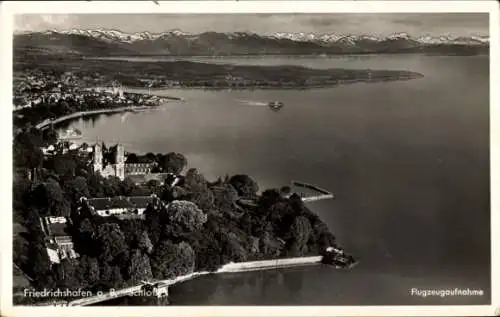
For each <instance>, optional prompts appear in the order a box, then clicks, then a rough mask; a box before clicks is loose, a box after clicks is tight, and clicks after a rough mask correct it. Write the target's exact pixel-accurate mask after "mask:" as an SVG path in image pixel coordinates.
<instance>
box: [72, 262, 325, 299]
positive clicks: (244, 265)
mask: <svg viewBox="0 0 500 317" xmlns="http://www.w3.org/2000/svg"><path fill="white" fill-rule="evenodd" d="M322 258H323V257H322V256H308V257H297V258H286V259H275V260H263V261H250V262H237V263H228V264H225V265H223V266H222V267H221V268H219V269H218V270H217V271H216V272H205V271H204V272H193V273H189V274H186V275H181V276H178V277H175V278H172V279H168V280H160V281H153V282H152V283H161V284H163V285H165V286H167V287H168V286H173V285H175V284H177V283H182V282H185V281H188V280H192V279H194V278H197V277H199V276H203V275H207V274H222V273H236V272H248V271H257V270H269V269H278V268H285V267H291V266H302V265H312V264H318V263H320V262H321V259H322ZM141 289H142V284H141V285H137V286H132V287H127V288H123V289H121V290H117V291H115V292H113V293H106V294H103V295H100V296H94V297H88V298H82V299H77V300H74V301H71V302H69V303H68V306H86V305H91V304H96V303H99V302H103V301H106V300H110V299H113V298H117V297H122V296H127V295H130V294H134V293H137V292H140V291H141Z"/></svg>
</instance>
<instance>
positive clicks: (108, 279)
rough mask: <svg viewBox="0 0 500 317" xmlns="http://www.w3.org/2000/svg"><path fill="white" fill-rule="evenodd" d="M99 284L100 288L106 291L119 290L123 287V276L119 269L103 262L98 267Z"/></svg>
mask: <svg viewBox="0 0 500 317" xmlns="http://www.w3.org/2000/svg"><path fill="white" fill-rule="evenodd" d="M100 272H101V274H100V282H101V288H102V286H104V289H105V290H106V291H108V290H109V289H110V288H120V287H121V286H123V284H124V281H123V276H122V274H121V271H120V267H118V266H114V265H111V264H109V263H108V262H104V263H102V264H101V266H100Z"/></svg>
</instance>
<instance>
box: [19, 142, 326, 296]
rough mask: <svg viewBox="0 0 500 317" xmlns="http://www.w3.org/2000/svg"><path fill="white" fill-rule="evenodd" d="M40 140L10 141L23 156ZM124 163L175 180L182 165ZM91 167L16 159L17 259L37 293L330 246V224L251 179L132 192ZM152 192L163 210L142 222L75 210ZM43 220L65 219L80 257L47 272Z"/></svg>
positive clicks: (198, 177)
mask: <svg viewBox="0 0 500 317" xmlns="http://www.w3.org/2000/svg"><path fill="white" fill-rule="evenodd" d="M43 141H44V140H43V138H41V137H40V139H39V137H38V136H37V135H30V134H27V135H24V136H22V137H20V138H19V140H18V141H16V142H15V143H14V147H15V148H16V150H15V152H16V151H17V152H18V153H19V155H21V154H22V153H25V152H26V153H28V152H29V151H31V150H33V149H36V146H37V145H39V144H41V143H43ZM158 158H160V160H159V159H158ZM129 159H130V160H135V161H140V160H145V159H149V160H150V161H155V162H158V163H159V165H160V168H161V169H163V170H166V171H169V172H172V173H180V172H181V171H182V170H183V169H184V168H185V166H186V165H187V162H186V159H185V158H184V156H182V155H181V154H178V153H171V154H167V155H165V156H163V155H155V154H147V155H146V156H137V155H129ZM87 160H88V159H87V158H86V157H83V156H81V155H79V154H78V153H77V152H71V151H70V152H69V153H66V154H57V155H55V156H54V157H51V158H46V159H42V158H38V157H36V156H33V157H27V159H26V160H24V161H19V162H16V163H18V164H17V166H16V173H15V177H14V191H13V192H14V213H15V215H16V217H15V219H17V221H18V222H19V225H20V226H21V227H22V228H24V229H25V230H24V232H20V233H19V234H17V235H16V237H15V241H14V261H15V262H16V264H17V265H18V266H19V267H20V268H22V270H23V271H24V272H26V274H28V275H29V276H31V277H32V278H33V280H34V282H33V283H34V285H35V286H36V285H38V286H43V287H56V286H61V287H62V286H64V287H68V288H76V287H81V288H87V289H92V290H97V289H103V290H106V289H107V288H109V287H114V288H118V287H122V286H125V285H132V284H136V283H138V282H140V281H144V280H155V279H165V278H172V277H174V276H178V275H181V274H186V273H189V272H193V271H197V270H199V271H207V270H208V271H213V270H216V269H218V268H219V267H220V266H221V265H223V264H226V263H228V262H231V261H234V262H237V261H247V260H259V259H271V258H279V257H287V256H299V255H306V254H317V253H318V252H320V251H321V250H322V249H324V248H325V247H326V246H329V245H334V244H335V237H334V236H333V235H332V234H331V233H330V231H329V230H328V228H327V226H326V225H325V224H324V223H323V222H322V221H321V220H320V219H319V217H318V216H317V215H315V214H313V213H312V212H311V211H309V210H308V209H307V208H306V207H305V206H304V205H303V203H302V200H301V199H300V197H298V196H297V195H291V196H288V194H289V193H290V190H289V189H286V188H282V189H269V190H265V191H263V192H262V193H259V187H258V185H257V182H256V181H255V180H253V179H252V178H251V177H249V176H247V175H234V176H232V177H228V176H227V177H225V178H224V179H220V178H219V179H218V180H217V181H215V182H209V181H207V180H206V179H205V178H204V177H203V175H202V174H201V173H199V172H198V171H197V170H196V169H190V170H188V171H187V172H186V173H185V175H184V177H183V181H182V182H179V183H177V184H175V185H174V186H171V185H169V184H168V183H167V184H165V185H159V184H146V185H144V186H137V185H135V184H134V183H133V182H131V181H130V180H127V179H125V180H124V181H121V180H119V179H118V178H103V177H101V176H99V175H95V174H94V173H93V172H92V171H91V167H90V165H89V162H88V161H87ZM162 164H163V165H162ZM35 167H36V169H37V175H38V178H36V179H34V178H29V177H28V176H27V175H28V174H27V173H24V171H30V170H32V169H33V168H35ZM152 193H156V194H157V195H158V197H159V198H160V199H161V201H162V203H156V204H154V205H150V206H148V208H147V209H146V211H145V217H144V219H130V220H123V219H119V218H117V217H114V216H110V217H99V216H95V215H92V214H91V213H89V212H83V211H82V210H81V209H79V212H76V211H77V208H78V206H79V204H78V202H79V199H80V198H81V197H82V196H86V197H89V196H90V197H106V196H130V195H138V194H143V195H149V194H152ZM245 201H247V202H248V201H253V202H254V203H253V204H245V203H242V202H245ZM49 215H51V216H68V217H70V219H71V225H70V227H69V229H68V235H71V237H72V239H73V242H74V245H75V251H76V252H77V253H78V254H79V255H80V257H79V258H77V259H72V260H64V261H62V262H61V263H59V264H56V265H51V263H50V261H49V259H48V256H47V252H46V249H45V243H46V241H45V237H44V233H43V231H42V228H41V224H40V220H39V217H40V216H49Z"/></svg>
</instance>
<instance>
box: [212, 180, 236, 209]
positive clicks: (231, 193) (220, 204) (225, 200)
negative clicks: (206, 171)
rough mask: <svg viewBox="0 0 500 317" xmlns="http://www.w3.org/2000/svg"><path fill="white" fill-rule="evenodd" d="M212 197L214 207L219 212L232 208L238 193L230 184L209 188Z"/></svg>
mask: <svg viewBox="0 0 500 317" xmlns="http://www.w3.org/2000/svg"><path fill="white" fill-rule="evenodd" d="M211 191H212V193H213V196H214V207H215V208H217V209H219V210H226V209H230V208H232V206H233V204H234V203H235V201H236V200H237V199H238V192H237V191H236V190H235V189H234V187H233V186H231V185H230V184H224V185H221V186H214V187H212V188H211Z"/></svg>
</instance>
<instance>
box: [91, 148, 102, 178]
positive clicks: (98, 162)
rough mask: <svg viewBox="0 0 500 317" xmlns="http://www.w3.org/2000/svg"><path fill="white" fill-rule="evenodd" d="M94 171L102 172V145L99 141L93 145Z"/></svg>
mask: <svg viewBox="0 0 500 317" xmlns="http://www.w3.org/2000/svg"><path fill="white" fill-rule="evenodd" d="M93 161H94V162H93V164H94V173H101V172H102V147H101V145H100V144H99V143H96V145H94V159H93Z"/></svg>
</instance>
